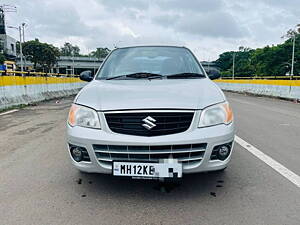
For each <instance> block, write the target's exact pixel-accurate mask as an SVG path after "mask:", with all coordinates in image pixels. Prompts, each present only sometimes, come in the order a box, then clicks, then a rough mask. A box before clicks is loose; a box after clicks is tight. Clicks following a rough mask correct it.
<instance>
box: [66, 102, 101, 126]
mask: <svg viewBox="0 0 300 225" xmlns="http://www.w3.org/2000/svg"><path fill="white" fill-rule="evenodd" d="M68 123H69V124H70V126H72V127H74V126H80V127H88V128H96V129H100V121H99V117H98V115H97V112H96V111H95V110H93V109H91V108H88V107H85V106H81V105H76V104H73V105H72V106H71V109H70V112H69V118H68Z"/></svg>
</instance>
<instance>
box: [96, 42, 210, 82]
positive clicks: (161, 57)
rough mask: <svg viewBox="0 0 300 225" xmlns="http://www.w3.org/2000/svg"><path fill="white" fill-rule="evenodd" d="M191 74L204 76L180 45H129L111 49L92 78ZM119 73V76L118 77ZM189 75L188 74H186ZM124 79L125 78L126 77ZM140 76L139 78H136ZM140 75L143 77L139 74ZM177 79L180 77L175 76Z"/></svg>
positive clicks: (193, 59)
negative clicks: (129, 46) (142, 74)
mask: <svg viewBox="0 0 300 225" xmlns="http://www.w3.org/2000/svg"><path fill="white" fill-rule="evenodd" d="M136 73H138V74H140V73H145V74H146V73H147V74H153V75H155V74H156V75H163V76H166V75H174V74H187V73H188V74H191V73H192V74H194V76H190V77H193V78H195V74H196V75H199V77H204V76H205V75H204V72H203V70H202V68H201V67H200V66H199V63H198V62H197V60H196V58H195V57H194V56H193V54H192V53H191V52H190V51H189V50H188V49H186V48H183V47H158V46H157V47H132V48H120V49H116V50H114V51H113V52H112V53H111V54H110V56H109V57H108V59H107V60H106V61H105V63H104V64H103V66H102V68H101V69H100V70H99V72H98V74H97V75H96V79H112V78H114V77H118V78H121V79H122V78H124V79H125V77H122V76H124V75H132V74H136ZM120 76H121V77H120ZM186 77H189V76H186ZM127 78H128V77H127ZM140 78H141V77H140ZM142 78H147V76H143V77H142ZM178 78H180V77H179V76H178Z"/></svg>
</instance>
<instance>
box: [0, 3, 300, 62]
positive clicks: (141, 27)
mask: <svg viewBox="0 0 300 225" xmlns="http://www.w3.org/2000/svg"><path fill="white" fill-rule="evenodd" d="M0 4H1V5H2V4H10V5H14V6H16V7H17V12H15V13H13V12H11V13H6V25H9V26H18V25H19V24H21V23H23V22H25V23H26V24H27V27H26V30H25V40H31V39H34V38H38V39H39V40H40V41H41V42H47V43H51V44H53V45H55V46H57V47H60V46H62V45H63V44H64V43H65V42H71V43H72V44H74V45H78V46H79V47H80V49H81V52H82V53H88V52H90V51H92V50H94V49H95V48H96V47H108V48H110V49H112V48H114V47H115V46H118V47H124V46H132V45H178V46H186V47H188V48H190V49H191V50H192V51H193V52H194V53H195V54H196V56H197V57H198V59H199V60H201V61H204V60H207V61H212V60H215V59H217V58H218V56H219V54H221V53H222V52H225V51H232V50H238V48H239V46H244V47H250V48H258V47H264V46H266V45H273V44H278V43H281V42H283V39H282V38H281V37H282V36H283V35H284V34H285V33H286V31H287V30H289V29H291V28H293V27H294V26H295V25H296V24H299V23H300V0H0ZM7 33H8V34H9V35H11V36H13V37H15V38H18V32H17V31H16V30H14V29H7Z"/></svg>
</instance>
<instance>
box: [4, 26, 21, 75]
mask: <svg viewBox="0 0 300 225" xmlns="http://www.w3.org/2000/svg"><path fill="white" fill-rule="evenodd" d="M7 28H14V29H17V30H18V31H19V35H20V43H19V44H20V60H21V71H22V72H23V51H22V29H21V26H19V27H14V26H8V27H7Z"/></svg>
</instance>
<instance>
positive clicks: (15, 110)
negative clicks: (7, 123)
mask: <svg viewBox="0 0 300 225" xmlns="http://www.w3.org/2000/svg"><path fill="white" fill-rule="evenodd" d="M17 111H19V110H18V109H13V110H9V111H7V112H4V113H0V116H3V115H7V114H10V113H13V112H17Z"/></svg>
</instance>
